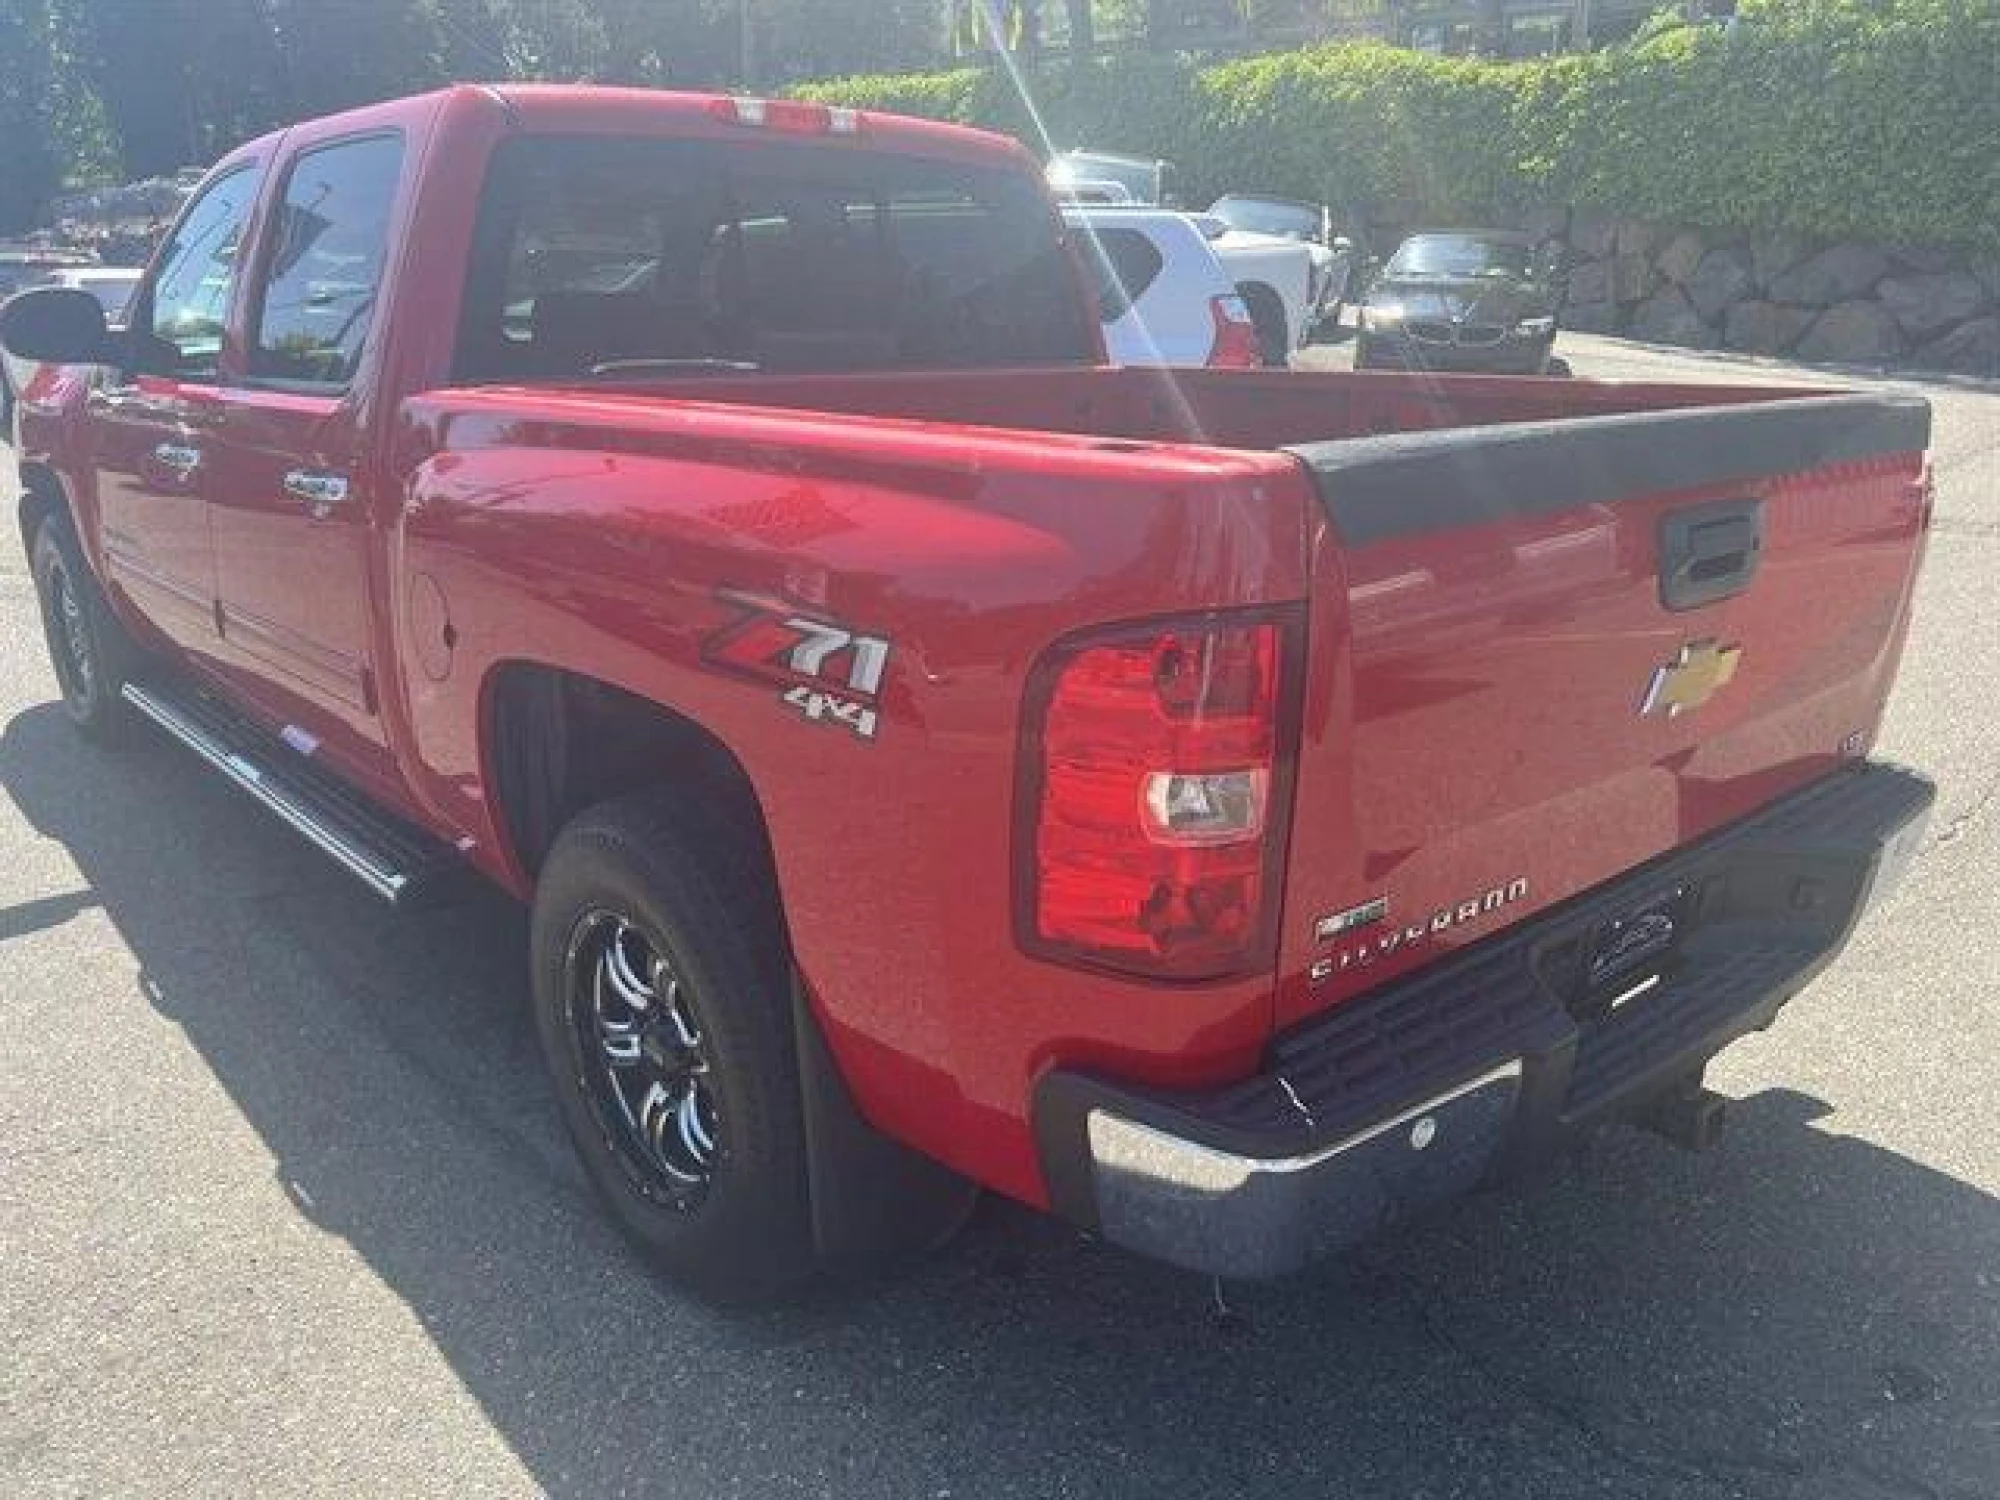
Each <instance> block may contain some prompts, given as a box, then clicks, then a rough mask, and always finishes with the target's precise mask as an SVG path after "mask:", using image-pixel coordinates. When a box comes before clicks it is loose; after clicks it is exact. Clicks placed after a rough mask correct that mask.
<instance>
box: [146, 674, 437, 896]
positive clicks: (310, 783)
mask: <svg viewBox="0 0 2000 1500" xmlns="http://www.w3.org/2000/svg"><path fill="white" fill-rule="evenodd" d="M125 700H126V701H127V702H128V703H130V704H131V705H132V706H133V707H134V708H136V709H137V710H138V711H139V712H140V713H142V714H144V715H145V716H146V717H147V718H149V719H151V720H152V721H153V722H154V723H155V724H157V725H159V726H160V727H161V728H162V729H164V730H166V732H167V733H168V734H170V735H172V736H173V737H174V738H175V739H177V740H179V741H180V742H181V743H182V744H183V745H186V746H187V747H188V748H189V749H190V750H192V751H194V753H195V754H196V755H199V756H200V757H201V758H202V759H203V760H205V761H207V762H208V763H209V764H210V765H211V766H213V767H214V768H215V769H216V770H218V771H220V772H221V773H222V774H223V775H224V776H226V777H227V778H229V780H230V781H232V782H234V783H235V784H236V785H237V786H239V787H241V788H242V789H243V790H244V791H246V792H248V793H249V794H250V795H251V796H252V797H255V798H256V799H257V800H258V801H259V802H261V803H262V804H263V805H264V806H265V807H266V808H268V809H269V810H270V811H271V812H274V813H276V814H277V815H278V817H279V818H280V819H281V820H283V821H284V822H285V823H286V824H288V825H289V826H290V827H291V828H293V829H294V830H295V831H297V832H298V833H299V834H301V835H303V836H304V838H305V840H306V842H307V843H309V844H311V845H312V846H313V847H314V848H316V849H318V850H319V851H320V852H321V853H322V854H325V855H327V856H329V857H330V858H331V859H332V860H333V862H334V863H335V864H337V865H339V866H340V867H341V868H342V869H344V870H346V871H347V872H348V873H349V874H350V875H352V876H354V878H355V879H357V880H359V881H360V882H361V883H362V884H363V885H365V886H367V887H368V889H369V890H371V891H373V892H374V893H375V894H376V895H378V896H380V897H381V898H382V899H383V900H384V901H387V902H388V903H389V904H390V905H391V906H396V907H401V908H409V907H416V906H420V905H428V904H432V903H434V902H436V901H438V900H440V899H443V898H444V897H445V896H447V895H448V894H450V893H451V892H452V891H453V889H454V888H456V887H459V886H461V885H462V883H463V881H464V879H465V876H466V874H467V868H466V865H465V863H464V861H463V860H461V859H460V858H459V857H458V855H457V854H456V853H455V852H454V851H453V850H452V849H451V847H450V846H449V845H446V844H443V843H440V842H439V841H438V840H436V839H434V838H432V837H431V836H430V835H429V834H426V833H424V832H422V831H420V830H419V829H416V828H413V827H411V826H410V825H409V824H408V823H406V822H404V821H403V820H402V819H400V818H397V817H393V816H391V815H390V814H388V813H385V812H383V811H382V810H381V809H380V808H377V807H375V806H374V805H372V804H371V803H369V802H368V801H366V800H365V799H364V798H363V797H362V796H361V795H360V794H359V793H357V792H354V791H352V790H351V789H349V788H348V787H347V786H345V785H344V784H343V783H341V782H340V781H338V780H336V779H335V778H334V777H333V776H332V775H330V774H329V773H327V772H326V771H324V770H322V769H320V768H319V767H318V766H315V765H313V764H312V763H311V762H309V761H307V760H306V759H305V758H304V757H302V756H301V755H299V754H298V752H296V751H294V750H293V749H291V748H290V747H289V746H287V745H286V744H285V743H284V742H283V741H281V740H279V739H278V738H277V737H276V736H275V735H272V734H269V733H267V732H266V731H265V730H263V729H262V728H260V727H258V726H257V725H255V724H252V723H251V722H250V721H249V720H247V719H245V718H244V717H243V716H242V715H240V714H238V713H236V712H235V711H234V710H232V709H230V708H227V707H225V706H224V705H222V704H220V703H218V702H216V701H215V700H214V699H213V698H207V697H203V696H201V695H200V694H198V693H195V692H192V691H189V690H187V689H185V688H178V687H175V686H170V685H167V684H163V683H159V682H144V683H140V682H128V683H126V684H125Z"/></svg>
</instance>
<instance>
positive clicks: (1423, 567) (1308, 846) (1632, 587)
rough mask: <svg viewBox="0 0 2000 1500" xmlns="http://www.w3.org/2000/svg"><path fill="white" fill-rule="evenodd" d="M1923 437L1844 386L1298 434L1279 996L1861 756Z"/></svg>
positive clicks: (1372, 977) (1303, 1006)
mask: <svg viewBox="0 0 2000 1500" xmlns="http://www.w3.org/2000/svg"><path fill="white" fill-rule="evenodd" d="M1928 432H1929V412H1928V408H1926V407H1925V406H1924V404H1923V403H1922V402H1920V401H1910V400H1895V399H1888V398H1881V399H1878V398H1872V397H1858V396H1833V397H1810V398H1805V399H1782V400H1771V401H1763V402H1757V403H1754V404H1747V405H1738V406H1731V407H1709V408H1697V409H1692V410H1686V411H1674V412H1661V413H1657V414H1642V415H1632V416H1612V417H1593V418H1586V419H1582V420H1571V421H1560V422H1530V423H1521V424H1518V425H1514V426H1510V427H1505V428H1486V429H1478V428H1473V429H1464V430H1452V431H1443V432H1430V433H1409V434H1399V435H1396V436H1392V437H1383V438H1378V439H1365V440H1360V441H1354V442H1346V443H1330V444H1326V445H1321V446H1317V447H1312V446H1309V447H1305V448H1301V449H1297V450H1294V451H1296V452H1297V453H1299V455H1300V456H1301V457H1303V458H1304V459H1305V460H1306V462H1307V463H1308V464H1309V465H1310V466H1311V468H1312V469H1313V471H1314V477H1315V479H1316V481H1317V483H1318V486H1319V489H1320V493H1321V497H1322V500H1323V502H1324V507H1325V512H1326V520H1327V524H1326V525H1325V527H1324V528H1323V529H1322V531H1321V534H1320V536H1319V538H1318V541H1317V543H1316V548H1315V556H1314V601H1313V610H1314V615H1313V630H1312V639H1313V646H1312V652H1313V660H1312V675H1311V678H1310V681H1311V689H1310V693H1309V701H1308V706H1307V721H1306V730H1305V735H1306V741H1305V745H1304V750H1303V754H1302V758H1301V764H1300V769H1299V791H1298V797H1297V803H1296V809H1297V811H1296V816H1295V822H1294V828H1293V836H1292V844H1291V854H1290V861H1291V863H1290V879H1289V884H1288V889H1287V918H1286V923H1287V925H1286V932H1285V943H1284V974H1285V976H1286V985H1285V988H1284V991H1283V995H1282V998H1281V1003H1280V1017H1279V1019H1280V1022H1281V1023H1282V1022H1285V1021H1289V1020H1295V1019H1297V1018H1298V1017H1300V1016H1302V1015H1304V1014H1307V1013H1309V1012H1311V1011H1314V1010H1317V1009H1321V1008H1324V1007H1325V1006H1327V1005H1330V1004H1333V1003H1336V1002H1337V1001H1338V1000H1340V999H1342V998H1343V997H1345V996H1348V995H1351V994H1353V993H1355V992H1356V991H1358V990H1361V989H1365V988H1368V987H1370V986H1372V985H1375V984H1377V983H1380V982H1381V981H1382V980H1383V979H1385V978H1388V977H1391V976H1393V975H1395V974H1396V973H1399V972H1401V971H1403V970H1406V969H1409V968H1411V967H1414V966H1415V965H1417V964H1420V963H1422V962H1424V961H1425V960H1426V959H1428V958H1432V957H1435V956H1437V955H1438V954H1440V953H1441V952H1443V951H1446V950H1449V949H1452V948H1456V947H1459V946H1462V945H1464V944H1467V943H1472V942H1476V941H1478V940H1479V939H1481V938H1483V937H1486V936H1489V935H1490V934H1492V933H1493V932H1495V931H1497V930H1499V929H1500V928H1502V927H1504V926H1506V925H1507V924H1508V923H1510V922H1512V921H1514V920H1517V919H1518V918H1520V917H1524V916H1527V915H1529V914H1530V913H1532V912H1534V911H1536V910H1538V909H1540V908H1543V907H1546V906H1549V905H1551V904H1553V903H1555V902H1558V901H1561V900H1563V899H1565V898H1567V897H1569V896H1572V895H1575V894H1577V893H1578V892H1581V891H1584V890H1586V889H1588V888H1590V887H1592V886H1594V885H1597V884H1600V883H1602V882H1604V881H1606V880H1609V879H1611V878H1613V877H1614V876H1618V875H1621V874H1623V873H1625V872H1627V871H1629V870H1632V869H1634V868H1636V867H1639V866H1642V865H1644V864H1645V863H1646V862H1647V861H1649V860H1651V859H1654V858H1656V857H1657V856H1659V855H1661V854H1664V853H1666V852H1667V851H1669V850H1672V849H1674V848H1676V847H1678V846H1680V845H1682V844H1685V843H1688V842H1690V841H1692V840H1695V839H1698V838H1700V837H1702V836H1703V835H1704V834H1707V833H1710V832H1712V831H1714V830H1716V829H1718V828H1720V827H1722V826H1723V825H1725V824H1727V823H1729V822H1731V821H1733V820H1735V819H1738V818H1741V817H1743V816H1745V815H1747V814H1749V813H1751V812H1753V811H1755V810H1756V809H1758V808H1760V807H1761V806H1763V805H1764V804H1766V803H1768V802H1770V801H1771V800H1772V799H1774V798H1776V797H1779V796H1781V795H1783V794H1784V793H1786V792H1789V791H1792V790H1794V789H1796V788H1798V787H1801V786H1803V785H1805V784H1806V783H1808V782H1811V781H1813V780H1815V779H1817V778H1819V777H1821V776H1824V775H1826V774H1828V773H1829V772H1831V771H1832V770H1834V769H1835V768H1836V767H1838V766H1839V765H1840V764H1842V763H1843V762H1844V761H1846V760H1849V759H1852V758H1854V757H1856V756H1859V755H1861V754H1863V753H1865V751H1866V750H1867V748H1868V746H1869V744H1870V743H1871V741H1872V739H1873V736H1874V733H1875V729H1876V725H1877V722H1878V720H1879V718H1880V716H1881V712H1882V708H1883V704H1884V701H1885V698H1886V696H1887V693H1888V689H1889V685H1890V682H1891V679H1892V677H1893V675H1894V672H1895V667H1896V662H1897V657H1898V654H1899V652H1900V649H1901V644H1902V635H1903V630H1904V627H1905V623H1906V620H1907V611H1908V605H1909V594H1910V589H1911V586H1912V583H1913V580H1914V574H1915V565H1916V560H1917V557H1918V553H1919V550H1920V542H1921V536H1922V531H1923V527H1924V523H1925V517H1926V508H1927V500H1926V492H1925V485H1924V481H1923V472H1924V471H1923V451H1924V448H1925V446H1926V444H1927V441H1928ZM1659 895H1660V897H1661V899H1668V898H1670V897H1671V896H1672V893H1671V892H1661V893H1659Z"/></svg>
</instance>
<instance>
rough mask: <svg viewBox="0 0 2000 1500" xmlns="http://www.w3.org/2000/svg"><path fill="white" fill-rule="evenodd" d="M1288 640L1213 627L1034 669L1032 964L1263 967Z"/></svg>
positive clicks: (1255, 622) (1273, 620) (1113, 645)
mask: <svg viewBox="0 0 2000 1500" xmlns="http://www.w3.org/2000/svg"><path fill="white" fill-rule="evenodd" d="M1299 641H1300V636H1299V628H1298V624H1297V620H1296V617H1295V616H1293V615H1290V614H1287V615H1284V616H1274V615H1272V614H1269V613H1264V614H1262V615H1260V616H1258V617H1254V618H1250V619H1245V618H1244V617H1242V616H1232V615H1220V616H1206V617H1203V618H1201V619H1198V620H1188V621H1172V622H1164V623H1161V624H1158V625H1152V626H1147V627H1144V628H1140V629H1136V630H1121V631H1119V632H1117V633H1116V634H1111V635H1103V636H1097V637H1093V638H1089V639H1086V640H1083V641H1080V642H1075V643H1070V644H1066V645H1064V646H1061V647H1058V648H1057V649H1056V650H1055V651H1054V652H1052V653H1050V655H1049V656H1047V657H1046V658H1044V659H1043V661H1042V663H1041V665H1040V666H1039V667H1038V669H1037V672H1036V677H1035V681H1034V684H1033V686H1032V688H1031V690H1030V694H1029V701H1028V705H1027V711H1028V723H1027V726H1026V729H1027V732H1026V735H1025V736H1024V739H1023V751H1024V754H1023V768H1022V769H1023V778H1024V780H1023V791H1022V798H1021V812H1022V816H1023V828H1022V834H1021V843H1022V848H1021V850H1020V853H1019V855H1018V858H1019V860H1020V869H1019V872H1018V880H1017V889H1018V902H1017V924H1018V926H1019V929H1020V934H1021V939H1022V942H1023V943H1024V945H1025V946H1026V947H1027V948H1028V949H1029V950H1030V951H1031V952H1034V953H1036V954H1038V955H1039V956H1042V957H1046V958H1053V959H1057V960H1060V961H1066V962H1075V963H1086V964H1093V965H1098V966H1103V967H1108V968H1115V969H1121V970H1125V971H1128V972H1131V973H1136V974H1144V975H1148V976H1153V977H1160V978H1169V979H1218V978H1223V977H1225V976H1228V975H1231V974H1240V973H1244V972H1247V971H1249V970H1252V969H1255V968H1257V967H1259V966H1263V965H1268V964H1270V963H1271V962H1272V955H1273V948H1274V943H1275V936H1276V918H1277V911H1276V904H1277V896H1278V882H1279V871H1280V860H1281V857H1282V846H1283V842H1284V841H1283V833H1284V825H1285V822H1286V817H1285V813H1286V809H1287V806H1288V803H1289V798H1290V786H1291V763H1292V755H1291V747H1292V744H1293V742H1294V738H1295V736H1296V733H1297V727H1296V723H1295V714H1294V712H1293V708H1292V705H1293V704H1294V703H1295V702H1296V699H1297V673H1298V669H1299V665H1300V649H1299Z"/></svg>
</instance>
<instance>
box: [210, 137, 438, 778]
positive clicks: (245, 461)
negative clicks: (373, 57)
mask: <svg viewBox="0 0 2000 1500" xmlns="http://www.w3.org/2000/svg"><path fill="white" fill-rule="evenodd" d="M293 139H294V140H295V141H297V140H298V139H299V137H298V136H297V135H295V136H294V137H293ZM403 160H404V146H403V138H402V136H401V134H400V133H398V132H395V131H376V132H372V133H368V134H364V135H358V136H349V137H345V138H340V139H334V140H329V141H325V142H317V143H316V142H312V141H311V140H310V139H309V138H308V139H307V140H306V141H305V142H304V143H302V144H300V145H299V146H298V148H297V149H296V150H295V151H294V153H293V154H292V155H291V157H290V158H289V161H288V162H287V164H286V166H285V168H284V169H283V170H284V178H283V180H282V182H281V183H280V184H279V188H278V192H277V194H276V197H275V200H274V203H273V208H272V211H271V215H270V216H269V222H268V224H267V226H266V228H265V229H264V230H263V231H262V232H261V233H260V244H259V249H258V252H257V254H258V261H259V265H258V268H257V275H256V277H255V285H254V286H253V288H252V291H251V294H250V308H249V316H248V318H247V320H246V322H247V327H248V333H247V336H246V340H245V344H246V348H245V353H244V360H245V366H246V367H245V369H244V371H243V372H242V375H241V378H239V379H238V380H236V381H234V382H232V383H231V385H230V387H229V388H228V389H227V390H225V391H223V392H222V393H221V395H220V398H219V403H220V407H221V412H220V415H221V419H222V420H221V421H220V422H219V423H218V425H217V429H216V433H215V435H214V437H213V438H212V440H211V441H210V444H209V454H210V472H209V476H208V499H209V504H210V524H211V526H212V528H213V532H214V538H215V567H216V582H217V591H218V594H219V596H220V601H221V617H222V632H223V637H224V642H225V646H226V653H227V657H228V660H229V661H230V662H231V663H232V665H233V666H234V667H235V668H236V669H237V671H238V675H239V676H240V677H241V679H242V684H241V685H242V688H243V691H244V692H245V693H246V694H248V695H249V696H251V697H252V698H253V699H256V700H257V701H259V703H260V704H261V705H262V706H263V707H264V708H265V710H266V711H267V712H268V713H269V714H270V716H271V717H273V718H274V719H276V720H277V721H278V722H279V723H281V724H283V725H285V726H288V738H290V739H291V740H292V742H293V744H294V745H295V747H297V748H301V749H305V750H308V751H312V750H316V749H317V748H319V747H321V746H324V747H325V748H326V749H327V750H329V751H330V752H331V753H332V754H333V756H334V758H336V759H338V760H340V761H341V762H342V763H344V764H346V765H348V766H349V767H350V768H351V769H354V770H358V771H361V772H363V773H368V772H385V771H386V766H385V765H384V761H385V758H386V735H385V733H384V731H383V729H382V725H381V721H380V719H379V717H378V716H377V701H376V690H375V683H374V675H373V659H372V658H373V637H372V627H371V619H372V615H371V606H370V599H371V592H370V579H369V570H368V557H369V546H368V543H369V535H370V530H369V515H368V507H367V505H366V503H365V496H364V494H363V490H364V487H365V480H366V476H365V474H364V472H363V469H362V465H361V458H362V451H361V442H362V429H363V423H362V411H363V408H364V401H365V395H366V391H365V387H364V385H363V383H362V381H361V373H362V365H363V354H364V351H365V350H366V349H367V347H368V343H369V338H370V335H371V332H372V330H373V328H374V326H375V316H374V314H375V311H376V308H377V305H378V300H379V297H380V294H381V287H382V273H383V266H384V258H385V256H386V253H387V247H388V243H389V224H390V216H391V214H392V212H393V211H394V209H395V205H396V201H397V197H398V192H399V188H400V184H401V178H402V167H403Z"/></svg>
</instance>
